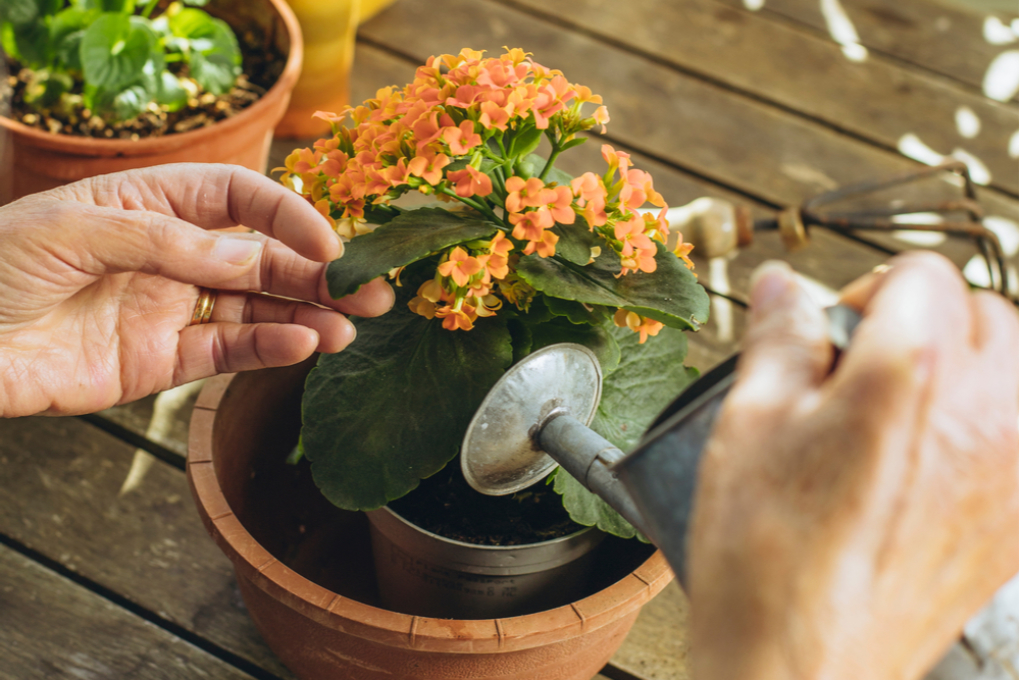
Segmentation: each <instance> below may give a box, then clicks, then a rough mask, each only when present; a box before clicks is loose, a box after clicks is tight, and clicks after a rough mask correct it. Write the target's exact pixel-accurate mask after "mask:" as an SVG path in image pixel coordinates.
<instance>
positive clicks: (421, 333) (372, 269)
mask: <svg viewBox="0 0 1020 680" xmlns="http://www.w3.org/2000/svg"><path fill="white" fill-rule="evenodd" d="M589 104H590V105H599V104H601V98H600V97H599V96H597V95H594V94H592V92H591V90H589V89H588V88H587V87H584V86H582V85H574V84H571V83H569V82H568V81H567V80H566V78H564V76H563V74H562V73H560V72H559V71H556V70H551V69H547V68H545V67H543V66H541V65H539V64H537V63H536V62H534V61H533V60H531V59H530V57H529V55H528V54H527V53H525V52H523V51H521V50H519V49H512V50H508V51H507V52H506V54H503V55H502V56H500V57H499V58H488V59H485V58H483V57H482V54H481V53H480V52H476V51H473V50H463V51H462V52H461V53H460V54H459V55H444V56H440V57H433V58H431V59H429V61H428V62H427V63H426V64H425V65H424V66H422V67H420V68H418V70H417V73H416V77H415V79H414V82H412V83H411V84H409V85H407V86H406V87H405V88H403V89H402V90H397V89H394V88H385V89H382V90H380V91H379V92H378V93H377V95H376V97H375V98H374V99H371V100H369V101H367V102H365V104H364V105H362V106H359V107H357V108H353V109H348V110H346V111H343V112H340V113H339V114H326V113H321V114H318V115H320V116H322V117H324V118H326V119H327V120H329V121H331V122H332V124H333V136H332V138H330V139H324V140H319V141H318V142H316V143H315V145H314V147H313V148H309V149H299V150H296V151H295V152H294V153H293V154H291V155H290V156H289V157H288V158H287V160H286V167H285V168H280V170H283V171H284V173H283V176H282V181H283V182H284V183H285V184H287V185H288V186H290V187H291V188H293V189H294V190H296V191H299V192H300V193H301V194H302V195H304V196H306V197H307V198H308V200H309V201H310V202H311V203H312V204H313V205H314V206H315V207H316V208H317V209H318V210H319V212H321V213H322V214H323V215H324V216H326V217H327V218H328V219H329V220H331V222H332V224H333V225H334V227H335V228H336V230H337V232H338V233H339V234H340V235H341V236H342V237H343V239H344V240H345V241H348V243H347V245H346V252H345V253H344V255H343V256H342V258H341V259H339V260H337V261H336V262H334V263H332V264H331V265H330V267H329V269H328V272H327V279H328V283H329V288H330V293H331V294H332V295H333V296H335V297H341V296H344V295H349V294H351V293H353V292H355V291H356V290H357V289H358V288H359V287H360V286H362V285H363V284H365V283H367V282H369V281H371V280H372V279H374V278H376V277H378V276H382V275H389V276H390V278H391V279H392V280H393V281H394V284H395V285H396V286H397V288H396V291H397V305H396V307H395V308H394V310H393V311H392V312H390V313H389V314H387V315H386V316H383V317H381V318H378V319H358V320H356V324H357V329H358V339H357V341H356V342H355V343H354V344H353V345H352V346H351V347H350V348H348V349H347V350H346V351H344V352H342V353H340V354H337V355H329V356H325V355H324V356H323V357H321V358H320V360H319V363H318V366H317V367H316V369H314V370H313V371H312V372H311V374H310V375H309V378H308V381H307V384H306V392H305V396H304V403H303V422H304V426H303V429H302V444H301V445H300V446H299V449H298V452H297V453H298V455H300V453H301V451H302V450H303V452H304V455H307V457H308V458H309V459H310V460H311V465H312V473H313V476H314V478H315V481H316V483H317V484H318V485H319V487H320V489H321V490H322V491H323V492H324V493H325V495H326V496H327V497H328V498H329V499H330V500H331V501H332V502H333V503H335V504H336V505H338V506H340V507H343V508H347V509H354V510H371V509H374V508H378V507H380V506H382V505H384V504H386V503H387V502H388V501H391V500H395V499H397V498H399V497H401V496H403V495H404V494H406V493H408V492H409V491H411V490H412V489H414V488H415V487H416V486H417V485H418V483H419V481H420V480H421V479H423V478H426V477H428V476H430V475H432V474H434V473H436V472H437V471H439V470H440V469H442V468H443V466H445V465H446V464H447V463H448V462H450V461H451V460H452V459H453V458H455V457H456V456H457V453H458V451H459V447H460V443H461V439H462V437H463V435H464V431H465V429H466V428H467V424H468V422H469V421H470V419H471V417H472V415H473V414H474V412H475V410H476V409H477V408H478V406H479V404H480V403H481V401H482V399H483V398H484V396H485V395H486V393H487V392H488V391H489V389H490V388H491V387H492V385H493V384H494V383H495V382H496V380H498V379H499V377H500V376H501V375H502V374H503V372H504V371H505V370H506V369H507V368H508V367H509V366H510V365H511V364H512V363H513V362H515V361H517V360H519V359H521V358H522V357H524V356H526V355H527V354H529V353H530V352H532V351H534V350H536V349H539V348H541V347H543V346H546V345H549V344H553V343H557V342H576V343H580V344H582V345H585V346H587V347H589V348H590V349H592V350H593V351H594V352H595V354H596V355H597V356H598V357H599V360H600V362H601V363H602V367H603V371H604V374H605V383H604V389H603V397H602V402H601V405H600V407H599V411H598V414H597V416H596V419H595V421H594V423H593V427H594V428H595V430H596V431H598V432H599V433H600V434H602V435H603V436H604V437H606V438H607V439H609V440H610V441H612V442H613V443H614V444H616V445H617V446H620V447H621V448H622V449H624V450H627V449H628V448H631V447H633V445H634V444H635V443H636V441H637V438H638V437H639V435H640V434H641V432H642V431H643V430H644V428H645V427H646V426H647V425H648V423H649V422H650V421H651V420H652V418H654V416H655V415H656V413H657V412H658V411H659V410H660V409H661V408H662V407H664V406H665V405H666V404H668V403H669V401H670V400H671V399H672V398H673V397H674V396H676V394H677V393H678V392H679V391H680V390H682V389H683V387H684V386H685V385H686V384H687V383H688V382H689V381H690V380H691V379H692V378H693V377H694V375H696V373H695V372H694V370H693V369H689V368H686V367H684V366H683V358H684V356H685V355H686V338H685V336H684V335H683V333H682V331H683V330H691V329H694V330H696V329H697V328H698V326H699V324H701V323H704V322H705V320H706V318H707V313H708V298H707V295H706V294H705V292H704V290H703V289H702V288H701V286H699V285H698V284H697V282H696V280H695V276H694V275H693V274H692V273H691V271H690V269H691V268H692V267H693V265H692V263H691V261H690V260H689V259H688V258H687V254H688V252H689V251H690V248H691V246H690V245H688V244H684V242H683V239H682V237H680V236H679V235H678V234H674V235H672V237H671V236H670V233H669V225H668V223H667V221H666V219H665V211H666V205H665V202H664V201H663V199H662V196H660V195H659V194H658V193H657V192H656V191H655V189H654V187H653V183H652V178H651V176H650V175H649V174H648V173H647V172H644V171H642V170H638V169H636V168H634V167H632V165H631V161H630V158H629V156H628V155H627V154H626V153H623V152H620V151H615V150H614V149H613V148H612V147H610V146H608V145H605V146H603V147H602V156H603V158H604V159H605V161H606V163H607V167H606V168H604V169H603V170H602V171H601V172H599V173H596V172H586V173H584V174H582V175H581V176H579V177H570V176H569V175H566V174H565V173H563V172H562V171H560V170H558V169H557V168H556V166H555V162H556V160H557V158H558V157H559V156H560V154H562V153H563V152H564V151H567V150H569V149H570V148H572V147H575V146H577V145H579V144H581V143H583V142H584V141H585V137H584V136H579V133H581V132H584V131H586V130H589V129H591V128H593V127H595V126H602V127H603V129H604V126H605V124H606V123H607V122H609V115H608V113H607V111H606V108H605V107H604V106H598V107H597V108H594V110H593V111H591V112H590V113H585V112H584V109H585V107H586V105H589ZM348 120H350V122H351V125H350V126H346V125H344V123H345V122H346V121H348ZM543 138H544V139H545V140H547V142H548V145H549V149H550V151H549V153H548V157H547V158H542V157H539V156H537V155H536V154H535V152H536V151H537V150H538V148H539V146H540V143H541V142H542V140H543ZM411 191H417V192H420V193H422V194H426V195H434V196H435V197H437V198H438V199H440V201H442V203H441V205H443V206H445V207H429V208H419V209H414V210H405V209H403V208H400V207H398V206H397V205H394V201H395V200H396V199H398V198H400V197H401V196H403V195H404V194H405V193H407V192H411ZM646 203H650V204H651V205H652V206H655V208H657V209H658V211H655V210H652V211H648V212H645V211H640V210H639V209H641V208H642V206H644V205H645V204H646ZM667 242H668V243H671V244H672V248H667V246H666V244H667ZM550 481H554V483H555V488H556V490H557V491H558V492H559V493H560V494H562V496H563V500H564V503H565V505H566V507H567V510H568V511H569V512H570V514H571V517H572V518H573V519H574V520H575V521H577V522H579V523H581V524H585V525H589V526H590V525H594V524H597V525H598V526H599V527H600V528H602V529H604V530H607V531H610V532H612V533H615V534H617V535H621V536H633V535H634V533H635V532H634V529H633V528H632V527H630V525H628V524H627V523H626V522H625V521H624V520H623V519H622V518H620V517H619V516H618V515H617V514H616V513H615V512H614V511H613V510H612V509H611V508H609V506H608V505H606V504H604V503H603V502H602V501H601V500H600V499H598V498H597V497H595V496H593V495H592V494H590V493H589V492H588V491H587V490H585V489H584V488H583V487H582V486H581V485H580V484H579V483H578V482H576V481H575V480H573V479H572V478H571V477H570V476H569V475H568V474H567V473H566V472H563V471H559V472H557V473H555V475H554V479H553V480H550Z"/></svg>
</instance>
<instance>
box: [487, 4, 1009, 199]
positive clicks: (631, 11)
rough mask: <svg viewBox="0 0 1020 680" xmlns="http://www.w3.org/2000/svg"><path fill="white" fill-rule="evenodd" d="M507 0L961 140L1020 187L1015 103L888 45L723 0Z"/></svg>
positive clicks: (1002, 182) (708, 72)
mask: <svg viewBox="0 0 1020 680" xmlns="http://www.w3.org/2000/svg"><path fill="white" fill-rule="evenodd" d="M501 1H502V2H504V3H505V4H507V5H509V6H516V7H519V8H522V9H525V10H527V11H528V12H529V13H534V14H536V15H537V16H540V17H544V18H548V19H552V20H554V21H557V22H561V23H562V25H564V26H568V27H571V28H577V29H581V30H584V31H588V32H590V33H591V34H593V35H595V36H597V37H598V38H599V39H600V40H605V41H609V42H615V43H616V44H619V45H621V46H624V47H626V48H627V49H628V50H632V51H634V52H636V53H638V54H641V55H643V56H646V57H648V58H650V59H654V60H658V61H662V62H665V63H666V64H668V65H671V66H675V67H676V68H678V69H681V70H684V71H689V72H691V73H695V74H697V75H699V76H701V77H705V78H708V79H711V80H713V81H715V82H718V83H722V84H724V85H726V86H729V87H733V88H735V89H737V90H739V91H741V92H743V93H747V94H749V95H751V96H754V97H760V98H762V99H765V100H767V101H769V102H772V103H775V104H777V105H779V106H782V107H785V108H787V109H789V110H790V111H792V112H794V113H797V114H800V115H803V116H806V117H810V118H814V119H817V120H819V121H822V122H824V123H826V124H827V125H829V126H831V127H833V128H835V129H838V130H845V131H847V132H850V133H852V134H854V135H858V136H860V137H862V138H865V139H868V140H871V141H873V142H875V143H876V144H878V145H880V146H884V147H886V148H889V149H895V148H897V144H898V143H899V141H900V139H901V138H902V137H903V136H904V135H906V134H915V135H917V136H918V137H919V138H920V139H921V140H923V141H924V142H925V143H926V144H927V145H928V146H930V147H931V148H933V149H935V150H937V151H939V152H940V153H942V154H949V153H951V152H952V151H953V150H954V149H958V148H962V149H964V150H966V151H967V152H968V153H971V154H973V155H975V156H976V157H977V158H979V159H980V160H981V161H982V162H983V163H984V164H985V165H986V166H987V167H988V168H989V169H990V171H991V175H992V184H993V185H994V186H998V187H1001V188H1003V189H1005V190H1007V191H1010V192H1012V193H1014V194H1015V193H1016V191H1017V163H1016V159H1014V158H1011V157H1010V155H1009V153H1008V147H1009V139H1010V136H1011V135H1012V134H1013V133H1015V132H1016V129H1017V110H1016V107H1015V106H1012V105H1009V104H1004V103H999V102H995V101H992V100H990V99H988V98H986V97H984V96H982V95H980V94H978V93H975V92H973V91H972V90H970V89H969V88H963V87H960V86H958V85H957V84H955V83H953V82H950V81H947V80H946V79H945V78H941V77H939V76H936V75H933V74H930V73H928V72H925V71H921V70H918V69H914V68H910V67H904V65H903V64H902V62H897V61H894V60H891V59H889V58H886V57H883V56H881V55H874V56H872V57H871V58H868V59H866V60H865V61H863V62H853V61H850V60H848V59H847V58H846V57H845V56H844V54H843V51H842V49H841V47H840V46H839V45H838V44H836V43H835V42H833V41H832V40H831V39H830V38H828V37H827V36H819V35H816V34H814V33H810V32H806V31H804V30H802V29H799V28H797V27H794V26H791V25H790V24H788V23H786V22H779V21H774V20H770V19H769V18H768V17H769V15H768V14H761V13H753V12H748V11H745V10H742V9H736V8H733V7H729V6H727V5H724V4H721V3H719V2H717V1H716V0H685V1H684V2H682V3H663V2H657V1H656V0H635V1H634V2H629V3H626V4H624V3H619V2H613V1H611V0H501ZM960 107H967V108H969V109H970V110H971V111H972V112H973V113H974V114H975V115H976V116H977V118H978V119H979V120H980V123H981V131H980V133H979V134H978V135H977V136H976V137H975V138H973V139H966V138H964V137H962V136H961V135H960V132H959V131H958V130H957V124H956V112H957V110H958V109H959V108H960Z"/></svg>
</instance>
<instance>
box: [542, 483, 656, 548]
mask: <svg viewBox="0 0 1020 680" xmlns="http://www.w3.org/2000/svg"><path fill="white" fill-rule="evenodd" d="M553 475H554V476H553V480H554V482H553V488H554V489H555V490H556V493H558V494H560V495H561V496H563V507H565V508H566V509H567V513H568V514H569V515H570V519H572V520H574V521H575V522H577V523H578V524H580V525H582V526H586V527H594V526H597V527H598V528H599V529H601V530H602V531H604V532H606V533H607V534H612V535H613V536H619V537H620V538H634V537H635V536H638V535H639V534H638V532H637V530H636V529H635V528H634V527H633V526H632V525H631V524H630V522H628V521H627V520H625V519H624V518H623V517H621V516H620V513H618V512H616V510H613V509H612V508H611V507H610V506H609V504H608V503H606V502H605V501H604V500H602V499H601V498H599V497H598V496H596V495H595V494H593V493H592V492H591V491H588V489H586V488H584V485H583V484H581V482H579V481H577V480H576V479H574V478H573V477H572V476H571V475H570V473H569V472H567V471H566V470H564V469H563V468H557V469H556V471H555V472H554V473H553Z"/></svg>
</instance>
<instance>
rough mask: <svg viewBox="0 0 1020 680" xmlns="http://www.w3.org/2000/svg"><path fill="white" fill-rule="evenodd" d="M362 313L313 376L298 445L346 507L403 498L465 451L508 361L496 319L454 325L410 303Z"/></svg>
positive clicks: (320, 481)
mask: <svg viewBox="0 0 1020 680" xmlns="http://www.w3.org/2000/svg"><path fill="white" fill-rule="evenodd" d="M406 298H407V295H404V296H402V299H401V300H399V301H398V302H397V305H396V307H395V308H394V309H393V311H391V312H389V313H388V314H386V315H385V316H382V317H379V318H376V319H358V320H357V328H358V337H357V340H355V341H354V343H353V344H351V345H350V346H349V347H348V348H347V349H345V350H344V351H343V352H341V353H339V354H328V355H327V354H324V355H322V357H321V358H320V359H319V364H318V366H317V367H316V368H315V369H314V370H313V371H312V372H311V373H310V374H309V376H308V380H307V382H306V390H305V395H304V400H303V406H302V421H303V423H304V427H303V429H302V443H303V446H304V450H305V455H306V456H307V457H308V458H309V459H310V460H311V462H312V475H313V478H314V479H315V483H316V484H317V485H318V486H319V488H320V489H321V490H322V492H323V493H324V494H325V495H326V497H327V498H328V499H329V500H330V501H332V502H333V503H334V504H335V505H337V506H339V507H341V508H346V509H349V510H371V509H374V508H378V507H380V506H382V505H385V504H386V503H387V502H388V501H391V500H394V499H397V498H400V497H401V496H403V495H404V494H406V493H407V492H409V491H411V490H412V489H414V488H415V487H417V486H418V483H419V481H420V480H421V479H424V478H425V477H428V476H430V475H433V474H435V473H436V472H438V471H439V470H441V469H442V468H443V466H444V465H445V464H446V463H447V462H449V461H450V460H451V459H453V458H454V457H455V456H456V455H457V452H458V451H459V449H460V444H461V440H462V439H463V437H464V431H465V429H466V428H467V425H468V423H469V422H470V420H471V418H472V416H473V415H474V413H475V411H476V410H477V408H478V406H479V404H481V402H482V399H484V398H485V395H486V394H487V393H488V391H489V389H491V388H492V386H493V385H494V384H495V382H496V380H498V379H499V377H500V376H501V375H502V374H503V371H504V370H505V369H506V368H507V366H509V365H510V360H511V346H510V334H509V332H507V328H506V324H505V321H504V320H502V319H501V318H500V317H498V316H497V317H494V318H489V319H482V320H480V321H479V322H478V323H477V325H476V326H475V328H474V330H471V331H467V332H464V331H448V330H446V329H444V328H443V327H442V325H441V323H440V321H439V320H438V319H433V320H431V321H430V320H428V319H426V318H424V317H421V316H418V315H416V314H414V313H412V312H411V311H410V310H408V309H407V305H406Z"/></svg>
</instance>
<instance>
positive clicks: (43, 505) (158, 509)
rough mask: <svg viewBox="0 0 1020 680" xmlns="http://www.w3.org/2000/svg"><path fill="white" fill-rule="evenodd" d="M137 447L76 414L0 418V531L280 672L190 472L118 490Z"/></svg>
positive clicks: (154, 474) (158, 475)
mask: <svg viewBox="0 0 1020 680" xmlns="http://www.w3.org/2000/svg"><path fill="white" fill-rule="evenodd" d="M132 456H133V448H132V447H130V446H128V445H127V444H124V443H122V442H120V441H118V440H116V439H114V438H113V437H111V436H109V435H107V434H105V433H103V432H101V431H100V430H98V429H97V428H94V427H92V426H91V425H88V424H86V423H84V422H82V421H80V420H78V419H74V418H53V419H49V418H22V419H15V420H0V534H4V535H6V536H9V537H11V538H13V539H15V540H16V541H18V542H20V543H21V544H23V545H25V546H27V547H29V548H31V549H32V550H35V551H37V552H39V553H41V554H43V555H46V556H47V557H49V558H50V559H52V560H54V561H56V562H58V563H60V564H61V565H62V566H64V567H66V568H68V569H70V570H72V571H75V572H78V573H80V574H82V575H83V576H86V577H88V578H89V579H91V580H92V581H94V582H96V583H98V584H100V585H102V586H104V587H106V588H109V589H111V590H113V591H115V592H117V593H119V594H121V595H122V596H124V597H125V598H127V599H128V600H130V601H131V602H133V603H135V604H137V605H139V606H141V607H144V608H145V609H148V610H149V611H152V612H154V613H156V614H157V615H159V616H160V617H162V618H164V619H166V620H167V621H170V622H172V623H174V624H176V625H179V626H181V627H182V628H184V629H186V630H188V631H191V632H193V633H196V634H197V635H200V636H202V637H204V638H207V639H209V640H212V641H213V642H215V643H216V644H217V645H219V646H221V647H223V648H225V649H227V650H229V651H231V652H233V653H235V654H237V655H238V656H241V657H243V658H245V659H248V660H250V661H252V662H253V663H255V664H256V665H258V666H261V667H262V668H265V669H267V670H269V671H271V672H272V673H276V674H278V675H280V676H283V677H291V676H289V674H288V673H287V671H286V669H285V668H284V667H283V666H282V665H280V663H279V662H278V661H277V660H276V657H275V656H273V654H272V652H271V651H270V650H269V649H268V648H267V647H266V646H265V644H264V643H263V642H262V639H261V637H260V636H259V634H258V632H257V631H256V630H255V626H254V624H252V622H251V620H250V619H249V618H248V615H247V612H246V611H245V608H244V604H243V602H242V601H241V597H240V593H239V592H238V590H237V585H236V583H235V580H234V570H233V567H232V565H231V564H230V561H229V560H228V559H227V558H226V556H224V555H223V553H221V552H220V550H219V549H218V548H217V547H216V545H215V544H214V543H213V542H212V541H211V540H210V539H209V536H208V535H207V534H206V532H205V529H204V528H203V527H202V525H201V523H200V522H199V519H198V514H197V513H196V511H195V509H194V506H193V504H192V500H191V493H190V491H189V490H188V485H187V481H186V480H185V478H184V473H182V472H181V471H179V470H176V469H174V468H171V467H169V466H167V465H165V464H163V463H161V462H158V461H157V462H156V463H155V464H154V465H153V466H152V467H151V468H150V470H149V472H148V473H147V475H146V476H145V478H144V481H143V483H142V485H141V486H140V487H139V488H138V490H137V491H134V492H132V493H129V494H127V495H124V496H118V490H119V489H120V485H121V482H122V481H123V479H124V475H126V474H127V471H128V468H129V466H130V463H131V458H132Z"/></svg>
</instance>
